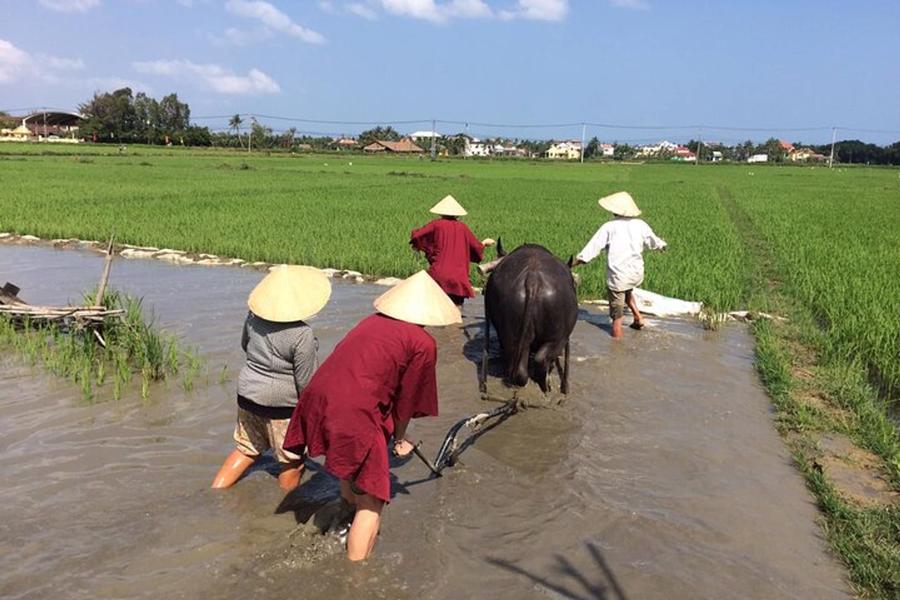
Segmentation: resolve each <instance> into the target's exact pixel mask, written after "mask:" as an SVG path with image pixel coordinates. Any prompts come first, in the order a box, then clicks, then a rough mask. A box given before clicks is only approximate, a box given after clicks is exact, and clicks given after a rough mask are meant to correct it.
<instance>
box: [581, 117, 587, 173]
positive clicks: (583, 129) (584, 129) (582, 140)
mask: <svg viewBox="0 0 900 600" xmlns="http://www.w3.org/2000/svg"><path fill="white" fill-rule="evenodd" d="M586 131H587V126H586V125H585V124H584V123H582V124H581V164H584V134H585V132H586Z"/></svg>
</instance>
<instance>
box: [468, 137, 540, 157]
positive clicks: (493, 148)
mask: <svg viewBox="0 0 900 600" xmlns="http://www.w3.org/2000/svg"><path fill="white" fill-rule="evenodd" d="M465 142H466V145H465V147H464V148H463V154H464V155H465V156H467V157H473V156H478V157H484V156H509V157H523V156H527V154H528V153H527V152H526V151H525V150H524V149H522V148H519V147H518V146H516V145H515V144H512V143H509V142H503V143H501V141H497V140H495V141H493V142H482V141H481V140H479V139H478V138H473V137H468V136H466V137H465Z"/></svg>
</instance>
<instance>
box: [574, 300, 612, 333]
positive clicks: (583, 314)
mask: <svg viewBox="0 0 900 600" xmlns="http://www.w3.org/2000/svg"><path fill="white" fill-rule="evenodd" d="M578 320H579V321H584V322H585V323H588V324H590V325H593V326H594V327H596V328H597V329H601V330H603V331H605V332H606V333H608V334H609V335H612V323H610V322H609V319H608V318H607V317H603V316H600V315H598V314H596V313H592V312H590V311H589V310H587V309H585V308H580V307H579V309H578Z"/></svg>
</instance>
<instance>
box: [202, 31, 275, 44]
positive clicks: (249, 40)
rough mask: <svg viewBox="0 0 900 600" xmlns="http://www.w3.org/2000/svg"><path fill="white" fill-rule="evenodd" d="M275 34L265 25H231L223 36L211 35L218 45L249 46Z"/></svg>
mask: <svg viewBox="0 0 900 600" xmlns="http://www.w3.org/2000/svg"><path fill="white" fill-rule="evenodd" d="M274 35H275V34H274V33H272V32H271V31H270V30H268V29H266V28H265V27H261V28H259V29H237V28H236V27H229V28H228V29H226V30H225V31H224V32H223V33H222V35H221V36H217V35H210V36H209V37H210V39H212V41H213V43H215V44H217V45H220V46H221V45H225V44H230V45H232V46H248V45H250V44H256V43H259V42H264V41H266V40H268V39H271V38H272V37H273V36H274Z"/></svg>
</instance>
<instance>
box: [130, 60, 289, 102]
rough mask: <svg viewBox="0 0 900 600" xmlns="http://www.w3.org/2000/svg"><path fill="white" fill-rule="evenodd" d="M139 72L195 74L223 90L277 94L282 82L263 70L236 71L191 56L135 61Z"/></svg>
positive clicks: (185, 76)
mask: <svg viewBox="0 0 900 600" xmlns="http://www.w3.org/2000/svg"><path fill="white" fill-rule="evenodd" d="M132 65H133V66H134V68H135V69H136V70H137V71H138V72H139V73H146V74H149V75H159V76H162V77H174V78H181V79H188V78H196V79H198V80H199V81H201V82H202V83H203V85H205V86H206V87H207V88H209V89H211V90H213V91H214V92H218V93H220V94H277V93H279V92H281V86H279V85H278V82H276V81H275V80H274V79H272V78H271V77H269V76H268V75H266V74H265V73H263V72H262V71H260V70H259V69H250V70H249V71H248V72H247V74H246V75H237V74H236V73H235V72H234V71H232V70H231V69H226V68H225V67H222V66H220V65H215V64H198V63H195V62H191V61H189V60H154V61H145V62H135V63H132Z"/></svg>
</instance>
